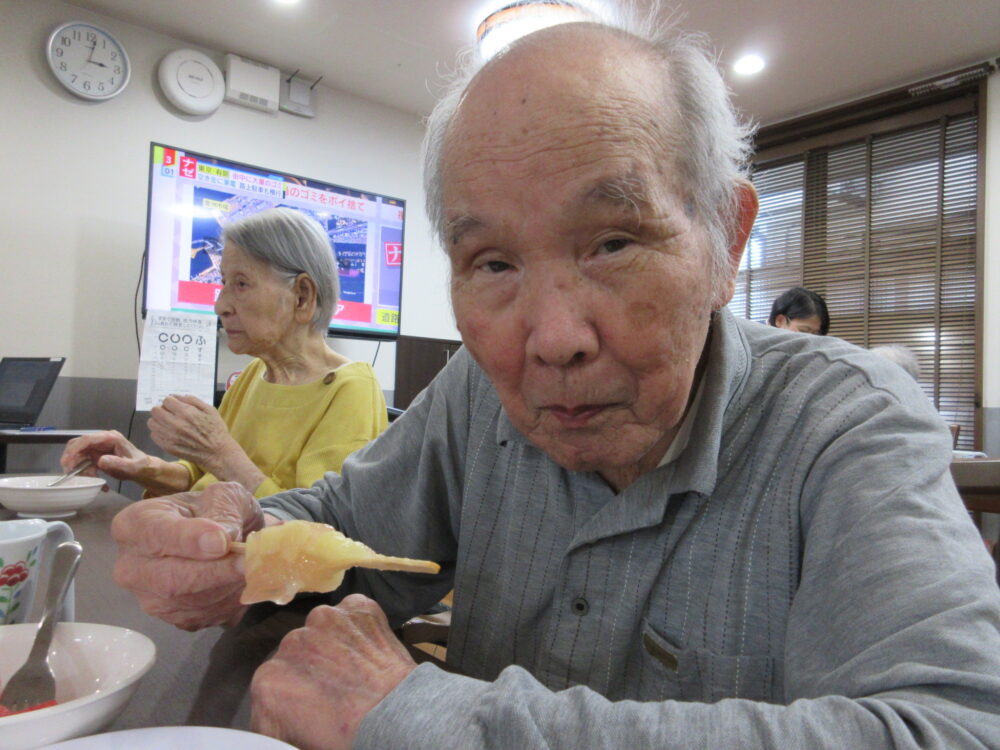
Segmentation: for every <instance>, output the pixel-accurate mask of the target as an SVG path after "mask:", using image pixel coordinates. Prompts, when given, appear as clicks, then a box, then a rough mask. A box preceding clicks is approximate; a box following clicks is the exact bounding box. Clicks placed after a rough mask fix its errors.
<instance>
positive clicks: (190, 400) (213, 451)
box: [148, 396, 236, 466]
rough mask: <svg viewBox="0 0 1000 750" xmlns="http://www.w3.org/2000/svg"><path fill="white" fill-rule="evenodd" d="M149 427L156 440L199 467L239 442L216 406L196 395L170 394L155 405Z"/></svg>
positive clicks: (175, 454) (160, 444)
mask: <svg viewBox="0 0 1000 750" xmlns="http://www.w3.org/2000/svg"><path fill="white" fill-rule="evenodd" d="M148 426H149V434H150V437H152V438H153V442H154V443H156V444H157V445H158V446H160V447H161V448H163V450H165V451H167V452H169V453H170V454H171V455H174V456H177V457H178V458H184V459H187V460H188V461H191V462H192V463H196V464H198V465H199V466H205V464H206V459H207V458H209V457H211V456H215V455H218V454H219V453H221V452H224V451H225V450H227V449H229V448H230V446H231V444H233V443H235V442H236V441H235V440H233V437H232V435H230V434H229V429H228V428H227V427H226V423H225V422H223V421H222V417H221V416H219V412H218V411H217V410H216V409H215V407H214V406H211V405H209V404H206V403H205V402H204V401H202V400H201V399H200V398H196V397H195V396H167V397H166V398H165V399H164V400H163V403H162V404H160V405H159V406H154V407H153V409H152V411H151V412H150V417H149V423H148Z"/></svg>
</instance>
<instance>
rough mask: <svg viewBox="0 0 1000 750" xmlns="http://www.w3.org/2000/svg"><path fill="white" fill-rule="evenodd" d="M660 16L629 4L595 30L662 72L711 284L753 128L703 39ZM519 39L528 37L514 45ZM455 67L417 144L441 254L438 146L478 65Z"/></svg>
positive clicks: (732, 227) (723, 268) (731, 237)
mask: <svg viewBox="0 0 1000 750" xmlns="http://www.w3.org/2000/svg"><path fill="white" fill-rule="evenodd" d="M660 10H661V7H660V3H659V2H653V3H652V7H651V8H650V9H649V10H648V12H646V13H645V14H640V13H639V12H638V11H637V10H636V9H635V8H634V7H633V6H631V5H629V6H628V7H619V8H617V9H609V10H605V11H595V15H598V20H597V21H596V23H598V24H599V25H601V26H604V27H606V28H608V29H609V30H610V31H612V32H613V33H617V34H623V35H625V37H626V38H628V39H630V40H631V41H632V42H633V43H634V44H635V46H636V48H637V49H638V50H640V51H643V52H645V53H646V54H649V55H651V56H652V57H653V58H654V59H657V60H659V61H660V62H661V63H662V64H663V65H664V68H665V71H666V76H665V82H666V83H667V89H666V92H665V93H666V95H665V97H664V107H668V106H670V104H671V103H673V104H676V107H677V112H676V113H669V114H671V115H673V119H674V120H675V121H676V122H678V123H679V124H680V132H679V133H677V134H676V135H677V138H678V140H677V141H675V143H674V145H675V146H676V148H675V156H674V158H675V163H676V164H677V166H678V168H679V169H680V171H681V174H682V176H683V178H684V183H683V184H684V185H686V187H687V191H688V196H687V197H688V199H689V200H690V201H691V203H692V206H693V209H694V212H695V214H696V216H698V217H699V218H700V219H701V220H702V222H703V226H704V227H705V229H706V230H707V232H708V234H709V238H710V240H711V243H712V250H713V263H714V265H715V269H716V271H717V272H721V275H717V276H716V278H725V274H726V272H728V270H729V264H730V259H729V248H730V246H731V245H732V244H733V243H734V242H735V240H736V233H737V223H736V217H737V215H738V210H739V200H740V191H739V189H738V181H739V180H740V179H742V178H746V176H747V174H748V168H747V165H748V162H749V157H750V154H751V151H752V147H751V138H752V136H753V130H754V129H753V126H752V125H750V124H748V123H744V122H742V121H741V120H740V118H739V117H738V116H737V114H736V111H735V110H734V108H733V106H732V102H731V101H730V95H729V90H728V89H727V88H726V84H725V82H724V81H723V79H722V75H721V74H720V73H719V69H718V67H717V65H716V63H715V61H714V59H713V56H712V54H711V53H710V52H709V47H708V43H707V39H706V38H705V37H704V36H702V35H700V34H691V33H685V32H680V31H677V30H675V29H674V28H673V24H672V23H671V22H670V21H669V20H668V21H660V20H659V18H660V16H661V12H660ZM527 39H530V35H529V36H528V37H525V38H523V39H522V40H520V41H518V42H515V45H519V44H522V43H525V40H527ZM498 57H499V56H498ZM458 67H459V69H458V71H457V72H456V73H455V76H454V78H453V79H452V80H451V82H450V83H449V85H448V88H447V90H446V92H445V94H444V95H443V96H442V98H441V99H440V101H439V102H438V104H437V106H436V107H435V108H434V110H433V111H432V112H431V114H430V116H429V118H428V120H427V132H426V134H425V137H424V143H423V163H424V190H425V192H426V195H427V213H428V216H429V218H430V221H431V224H432V226H433V227H434V230H435V232H436V233H437V235H438V239H439V240H440V241H441V243H442V244H443V245H444V246H445V247H447V237H446V236H445V221H444V206H443V195H442V192H443V187H442V175H441V163H442V159H443V156H444V146H445V141H446V139H447V135H448V129H449V126H450V124H451V122H452V119H453V118H454V116H455V114H456V113H457V111H458V108H459V105H460V104H461V101H462V98H463V96H464V94H465V91H466V89H467V87H468V85H469V83H471V81H472V79H473V78H474V77H475V75H476V74H477V73H478V72H479V71H480V70H481V69H482V67H483V63H482V61H481V60H479V58H478V56H476V55H475V54H474V53H473V52H472V51H466V52H464V53H463V55H462V56H461V58H460V61H459V66H458Z"/></svg>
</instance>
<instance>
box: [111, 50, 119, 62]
mask: <svg viewBox="0 0 1000 750" xmlns="http://www.w3.org/2000/svg"><path fill="white" fill-rule="evenodd" d="M111 59H112V60H117V59H118V53H117V52H112V53H111Z"/></svg>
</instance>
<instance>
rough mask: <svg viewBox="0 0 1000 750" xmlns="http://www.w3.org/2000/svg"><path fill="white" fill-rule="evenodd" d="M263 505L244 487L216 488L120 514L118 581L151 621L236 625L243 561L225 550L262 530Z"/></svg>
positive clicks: (114, 530) (192, 626)
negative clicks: (133, 595)
mask: <svg viewBox="0 0 1000 750" xmlns="http://www.w3.org/2000/svg"><path fill="white" fill-rule="evenodd" d="M264 521H265V519H264V514H263V512H262V511H261V508H260V505H259V504H258V503H257V501H256V500H254V498H253V496H252V495H250V493H248V492H247V491H246V489H244V488H243V487H241V486H239V485H237V484H232V483H228V482H217V483H215V484H213V485H211V486H209V487H208V488H207V489H206V490H205V491H204V492H186V493H181V494H179V495H171V496H169V497H158V498H155V499H152V500H143V501H141V502H138V503H133V504H131V505H129V506H128V507H126V508H125V509H124V510H122V511H121V512H120V513H118V515H117V516H115V519H114V521H113V522H112V524H111V535H112V536H113V537H114V540H115V542H116V543H117V544H118V560H117V562H116V564H115V581H116V582H117V583H118V585H119V586H121V587H122V588H124V589H127V590H129V591H131V592H132V593H133V594H135V596H136V598H137V599H138V600H139V604H140V606H141V607H142V608H143V610H145V611H146V612H147V613H148V614H151V615H154V616H156V617H159V618H161V619H163V620H166V621H167V622H169V623H172V624H174V625H176V626H177V627H179V628H184V629H185V630H197V629H198V628H203V627H208V626H209V625H225V624H232V623H235V622H237V621H238V620H239V619H240V617H242V615H243V612H244V610H245V609H246V607H244V606H243V605H241V604H240V592H241V591H243V586H244V579H243V572H242V568H241V563H242V555H233V554H230V553H229V543H230V542H233V541H242V540H243V539H245V538H246V535H247V534H249V533H250V532H251V531H256V530H257V529H259V528H261V527H262V526H263V525H264Z"/></svg>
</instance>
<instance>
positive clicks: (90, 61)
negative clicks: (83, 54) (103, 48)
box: [83, 42, 108, 68]
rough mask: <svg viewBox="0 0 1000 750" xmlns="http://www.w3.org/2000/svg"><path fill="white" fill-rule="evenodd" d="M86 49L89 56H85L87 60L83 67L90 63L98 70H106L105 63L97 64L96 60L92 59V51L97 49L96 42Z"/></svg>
mask: <svg viewBox="0 0 1000 750" xmlns="http://www.w3.org/2000/svg"><path fill="white" fill-rule="evenodd" d="M88 49H89V50H90V54H89V55H87V59H86V61H85V62H84V63H83V64H84V65H86V64H87V63H90V64H91V65H96V66H98V67H99V68H106V67H108V64H107V63H102V62H97V60H95V59H94V50H95V49H97V42H94V43H93V44H92V45H90V47H88Z"/></svg>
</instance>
